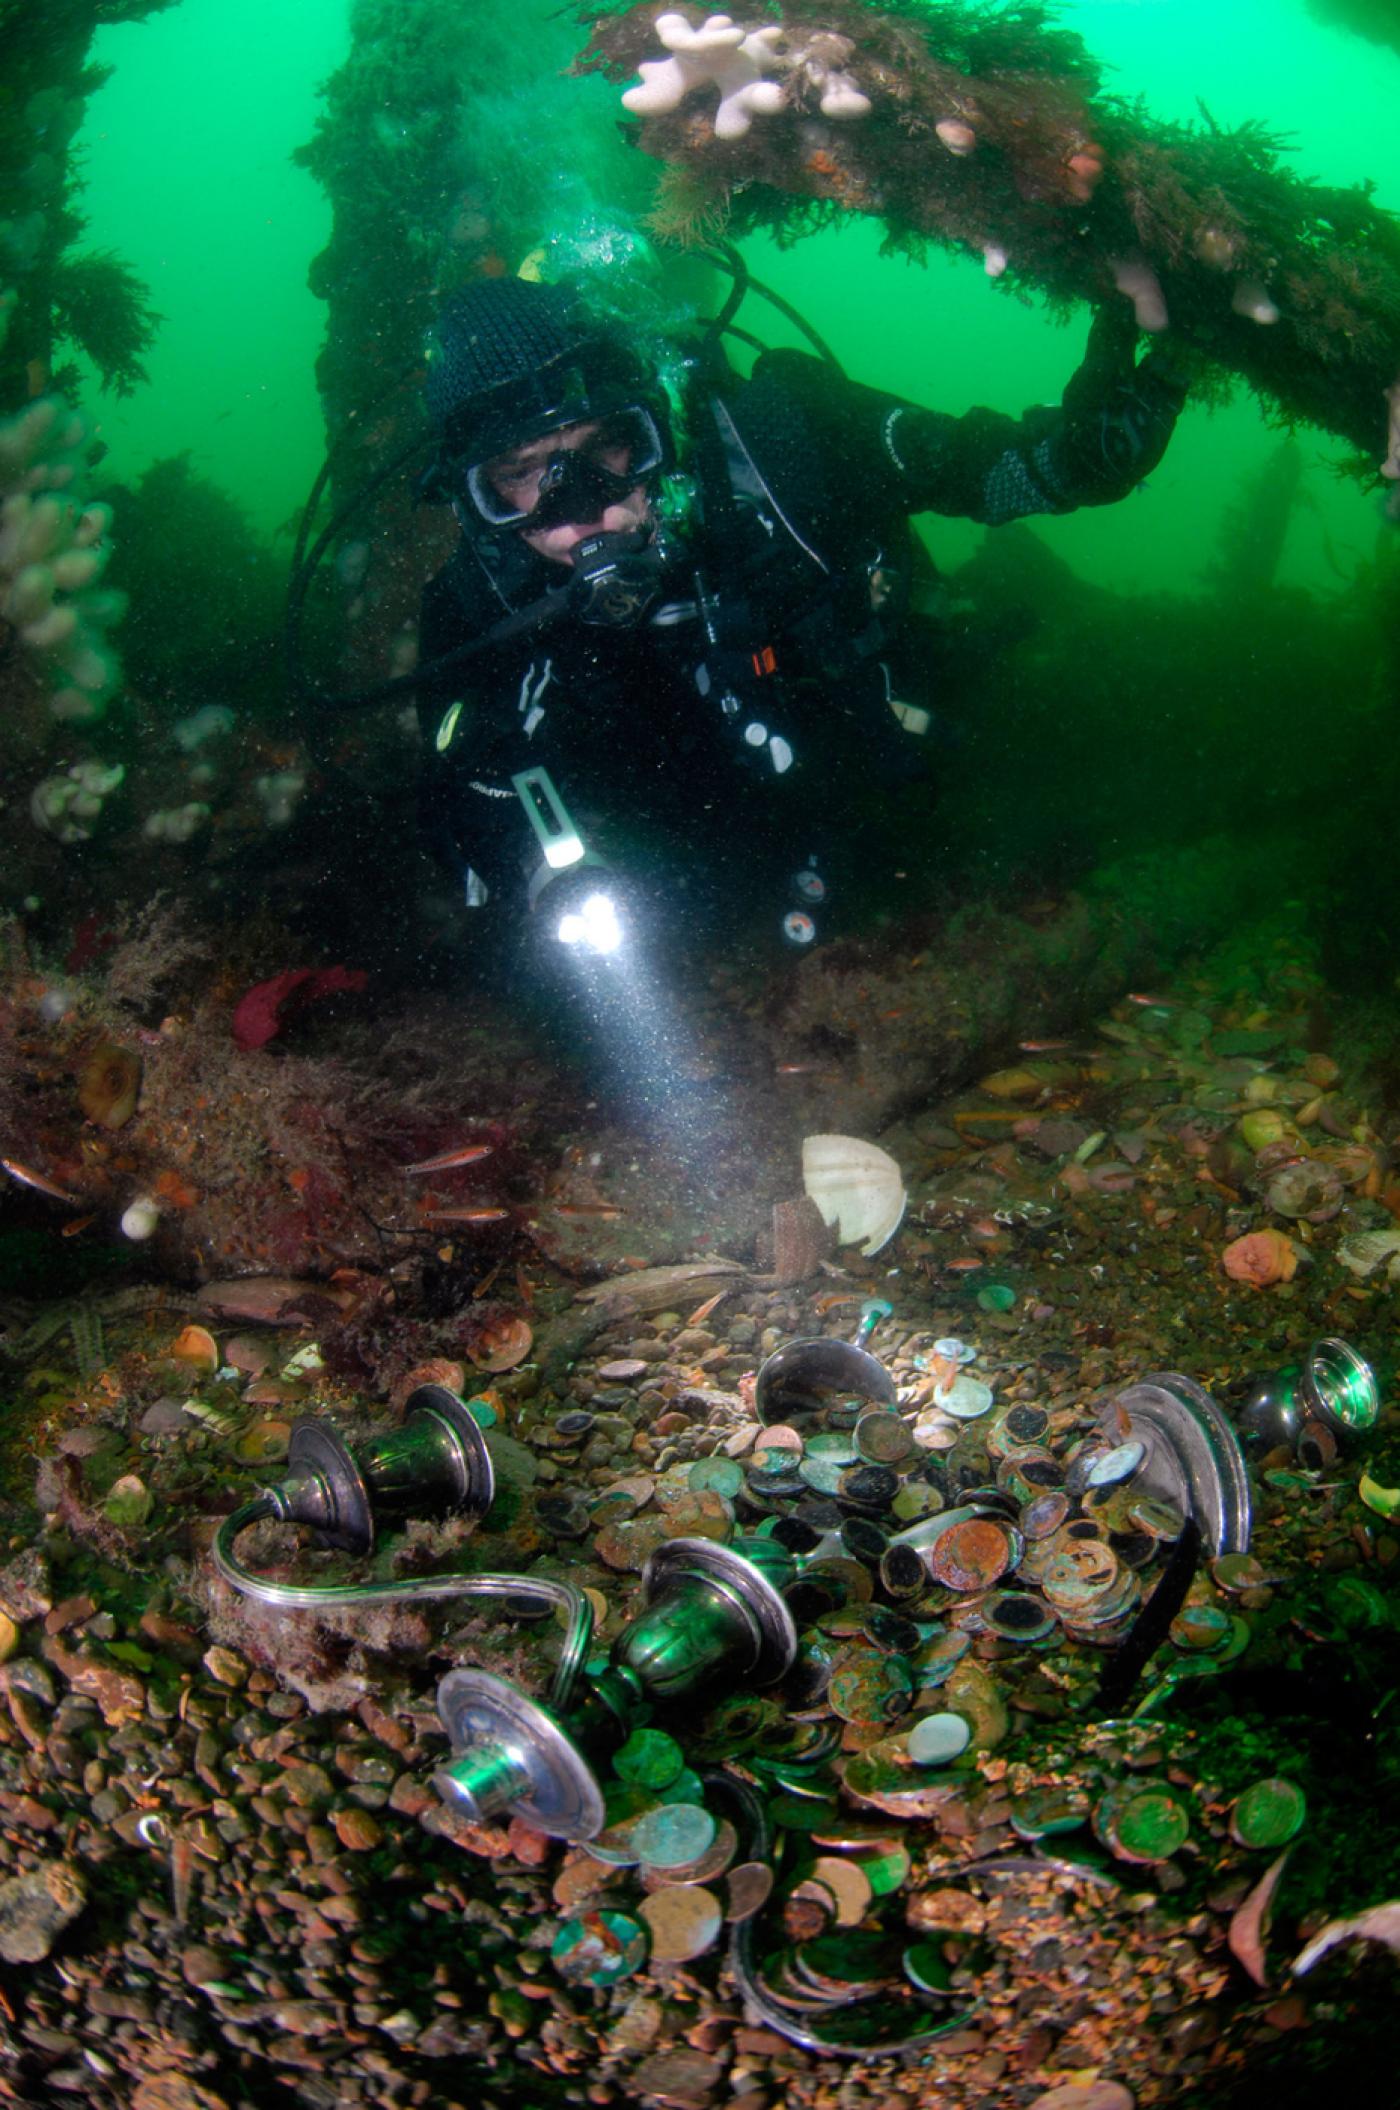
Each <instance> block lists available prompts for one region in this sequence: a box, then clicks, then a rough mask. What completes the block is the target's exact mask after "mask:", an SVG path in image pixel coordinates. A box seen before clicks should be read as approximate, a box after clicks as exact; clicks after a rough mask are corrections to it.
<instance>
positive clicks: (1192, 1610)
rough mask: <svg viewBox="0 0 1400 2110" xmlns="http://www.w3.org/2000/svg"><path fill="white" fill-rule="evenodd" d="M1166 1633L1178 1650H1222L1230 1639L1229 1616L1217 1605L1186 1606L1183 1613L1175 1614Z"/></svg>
mask: <svg viewBox="0 0 1400 2110" xmlns="http://www.w3.org/2000/svg"><path fill="white" fill-rule="evenodd" d="M1168 1632H1169V1633H1170V1635H1171V1638H1172V1640H1173V1641H1174V1642H1175V1644H1176V1646H1177V1647H1178V1648H1187V1649H1196V1648H1199V1649H1217V1648H1223V1647H1224V1645H1225V1643H1226V1642H1227V1641H1228V1640H1229V1638H1230V1614H1229V1613H1228V1612H1223V1611H1221V1610H1220V1608H1219V1606H1218V1605H1213V1604H1196V1605H1187V1607H1186V1609H1185V1611H1183V1612H1178V1613H1177V1615H1176V1618H1175V1619H1174V1620H1173V1621H1172V1623H1171V1626H1170V1627H1169V1628H1168Z"/></svg>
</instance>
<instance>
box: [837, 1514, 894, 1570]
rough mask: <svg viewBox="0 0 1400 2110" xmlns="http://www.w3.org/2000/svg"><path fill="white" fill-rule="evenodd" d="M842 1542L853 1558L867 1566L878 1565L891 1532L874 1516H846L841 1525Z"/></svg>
mask: <svg viewBox="0 0 1400 2110" xmlns="http://www.w3.org/2000/svg"><path fill="white" fill-rule="evenodd" d="M841 1543H842V1545H843V1546H844V1547H845V1549H846V1551H847V1553H849V1554H850V1556H851V1558H852V1560H858V1561H862V1562H864V1564H865V1566H866V1567H872V1566H878V1564H879V1561H880V1559H881V1556H882V1555H883V1553H884V1550H885V1548H886V1546H888V1544H889V1533H888V1532H887V1531H886V1530H885V1527H884V1525H883V1524H877V1523H876V1521H875V1519H874V1517H846V1518H845V1519H844V1520H843V1521H842V1525H841Z"/></svg>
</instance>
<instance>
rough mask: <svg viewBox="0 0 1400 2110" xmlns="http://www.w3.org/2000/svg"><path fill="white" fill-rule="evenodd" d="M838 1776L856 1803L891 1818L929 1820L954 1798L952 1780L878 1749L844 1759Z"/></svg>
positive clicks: (955, 1786) (955, 1792)
mask: <svg viewBox="0 0 1400 2110" xmlns="http://www.w3.org/2000/svg"><path fill="white" fill-rule="evenodd" d="M841 1777H842V1779H843V1781H844V1782H845V1786H846V1792H847V1794H848V1795H850V1796H851V1797H852V1798H853V1800H855V1801H856V1802H860V1803H864V1804H866V1805H867V1806H868V1807H870V1808H871V1809H876V1810H884V1811H885V1812H886V1813H887V1814H888V1815H889V1816H891V1817H903V1818H922V1817H933V1816H935V1815H936V1814H937V1812H938V1811H939V1810H941V1809H942V1808H943V1807H944V1806H945V1805H946V1804H947V1803H949V1802H951V1801H952V1800H953V1798H954V1797H955V1796H956V1794H957V1792H958V1789H957V1782H956V1778H954V1779H953V1780H951V1781H950V1780H949V1779H948V1778H947V1777H946V1776H943V1775H939V1774H936V1773H932V1772H927V1771H925V1770H924V1769H922V1768H914V1767H911V1766H909V1765H908V1764H907V1763H906V1764H904V1765H900V1764H898V1763H897V1762H896V1761H895V1760H894V1759H893V1758H891V1757H889V1756H887V1755H886V1754H885V1753H884V1752H883V1751H882V1750H880V1749H878V1748H876V1749H874V1750H870V1751H861V1752H858V1753H857V1754H856V1755H855V1756H854V1757H852V1758H848V1759H847V1760H845V1762H844V1764H843V1766H842V1768H841Z"/></svg>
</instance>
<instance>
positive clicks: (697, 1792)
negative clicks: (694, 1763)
mask: <svg viewBox="0 0 1400 2110" xmlns="http://www.w3.org/2000/svg"><path fill="white" fill-rule="evenodd" d="M659 1794H660V1799H661V1801H662V1802H703V1801H704V1799H705V1783H704V1781H703V1780H702V1779H701V1778H700V1775H699V1774H698V1773H692V1772H691V1770H690V1767H689V1766H684V1767H682V1769H681V1771H680V1772H679V1773H678V1774H677V1775H676V1777H675V1779H674V1780H672V1781H668V1783H667V1785H666V1786H665V1787H664V1788H662V1789H660V1790H659Z"/></svg>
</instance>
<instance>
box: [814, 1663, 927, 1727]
mask: <svg viewBox="0 0 1400 2110" xmlns="http://www.w3.org/2000/svg"><path fill="white" fill-rule="evenodd" d="M913 1690H914V1680H913V1676H912V1674H911V1672H910V1669H909V1665H908V1664H907V1663H906V1662H905V1661H904V1659H903V1657H901V1656H887V1655H881V1654H879V1653H878V1652H877V1651H876V1650H874V1649H870V1648H863V1649H852V1650H843V1651H842V1652H841V1655H840V1657H839V1658H838V1660H837V1665H836V1667H835V1668H834V1669H833V1671H832V1673H831V1682H830V1684H829V1685H828V1686H827V1694H826V1696H827V1702H828V1704H829V1705H830V1707H831V1708H832V1710H833V1712H834V1713H836V1714H839V1715H840V1717H841V1719H842V1721H845V1722H892V1721H897V1720H898V1719H899V1717H900V1715H901V1714H903V1713H904V1711H905V1709H906V1708H907V1707H908V1705H909V1700H910V1696H911V1694H912V1693H913Z"/></svg>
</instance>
